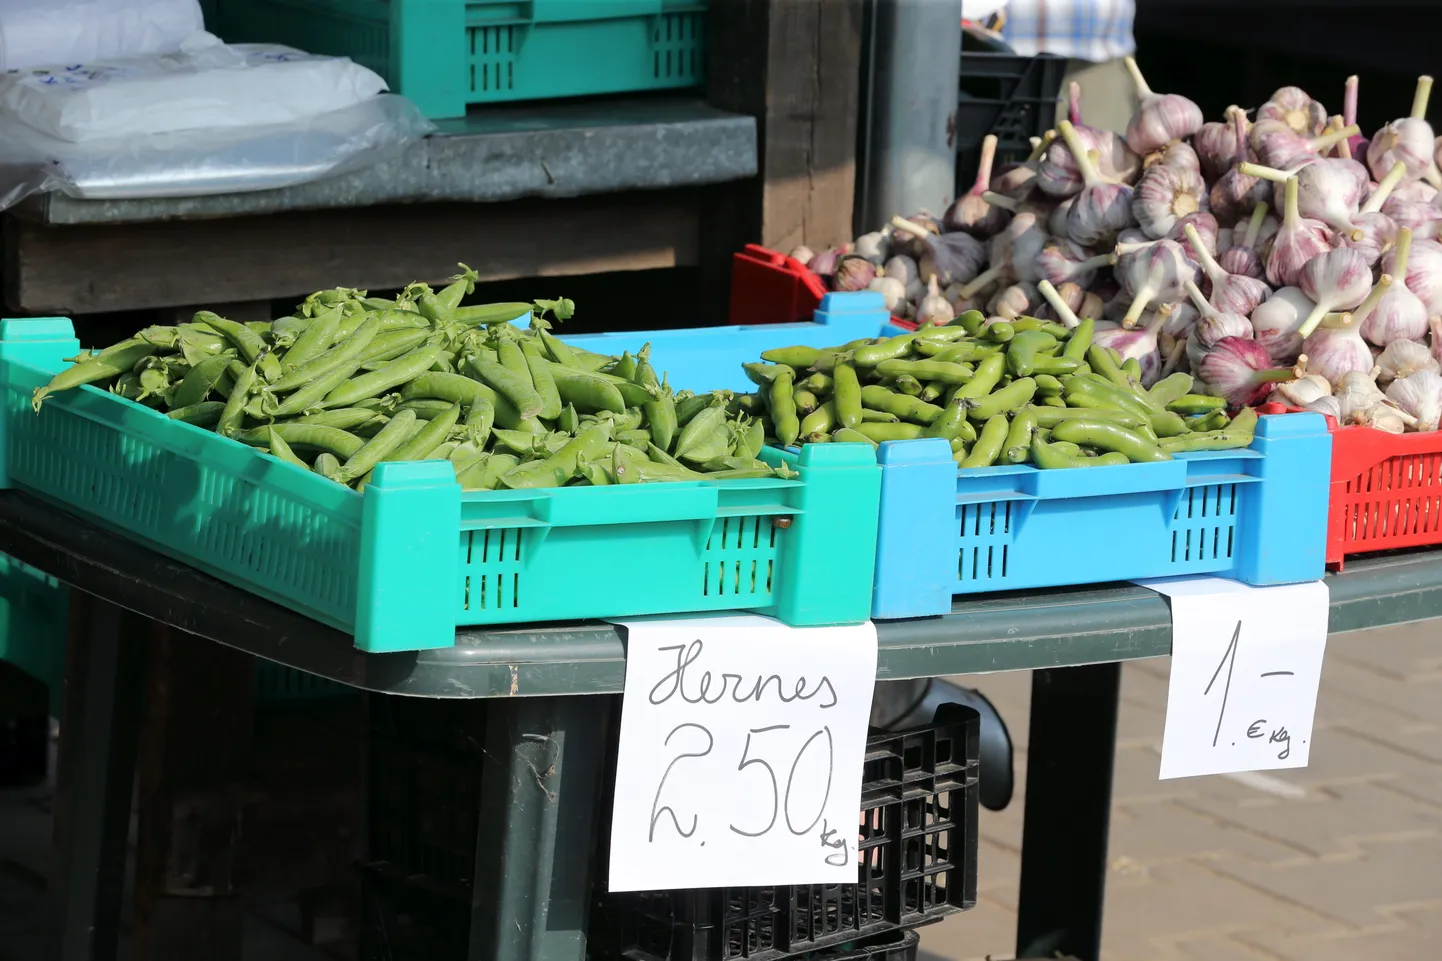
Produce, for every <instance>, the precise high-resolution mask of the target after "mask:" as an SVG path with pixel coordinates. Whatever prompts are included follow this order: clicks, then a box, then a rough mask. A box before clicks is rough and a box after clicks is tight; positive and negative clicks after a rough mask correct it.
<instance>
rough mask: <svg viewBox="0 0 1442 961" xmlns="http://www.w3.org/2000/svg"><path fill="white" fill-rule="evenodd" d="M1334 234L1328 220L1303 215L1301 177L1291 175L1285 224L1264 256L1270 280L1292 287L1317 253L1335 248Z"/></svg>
mask: <svg viewBox="0 0 1442 961" xmlns="http://www.w3.org/2000/svg"><path fill="white" fill-rule="evenodd" d="M1331 248H1332V244H1331V235H1330V232H1329V231H1328V230H1327V226H1326V224H1323V223H1322V222H1321V221H1318V220H1311V219H1308V218H1305V217H1303V216H1302V215H1301V214H1300V213H1299V212H1298V210H1297V178H1296V177H1289V178H1287V187H1286V208H1285V214H1284V215H1283V217H1282V226H1281V227H1279V228H1278V229H1277V236H1276V237H1274V238H1273V239H1272V245H1271V248H1270V249H1269V250H1268V251H1267V254H1266V256H1265V257H1263V258H1262V262H1263V264H1264V265H1265V266H1266V271H1267V280H1269V281H1270V282H1271V283H1272V286H1274V287H1290V286H1293V285H1295V284H1296V283H1297V281H1298V278H1300V277H1301V274H1302V268H1303V267H1305V266H1306V265H1307V264H1308V263H1309V262H1310V261H1311V260H1312V258H1314V257H1319V256H1321V255H1322V254H1325V253H1326V252H1327V251H1329V250H1331Z"/></svg>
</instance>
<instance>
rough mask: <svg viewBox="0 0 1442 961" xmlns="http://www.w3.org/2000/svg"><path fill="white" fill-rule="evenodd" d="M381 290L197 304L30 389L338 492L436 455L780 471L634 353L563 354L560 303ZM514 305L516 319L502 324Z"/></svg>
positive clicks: (550, 470) (612, 468)
mask: <svg viewBox="0 0 1442 961" xmlns="http://www.w3.org/2000/svg"><path fill="white" fill-rule="evenodd" d="M462 267H463V273H462V274H461V275H459V276H458V277H457V278H455V281H454V282H453V283H452V284H451V285H450V286H448V287H446V288H444V289H443V290H440V291H432V290H431V289H430V287H428V286H426V285H425V284H412V285H411V286H409V287H407V288H406V289H405V290H404V291H403V292H402V293H401V295H400V296H399V297H397V298H394V299H384V298H374V297H369V296H367V295H366V292H365V291H362V290H352V289H346V288H338V289H334V290H326V291H320V292H317V293H315V294H312V295H311V296H310V297H308V298H306V300H305V302H304V303H302V304H301V305H300V307H299V308H298V309H297V310H296V311H295V313H294V314H293V315H292V316H289V317H282V318H280V319H278V320H275V321H268V322H257V323H238V322H236V321H232V320H227V319H226V318H223V317H219V316H217V315H216V314H214V313H211V312H208V311H201V312H200V313H197V314H196V315H195V317H194V319H193V321H192V322H191V323H188V324H178V325H174V326H161V327H148V328H146V329H145V330H142V331H140V333H138V334H137V335H136V336H134V337H131V338H129V339H127V340H124V341H122V342H120V343H118V344H115V345H114V346H112V347H109V348H106V349H105V350H102V351H100V352H98V353H95V354H91V353H88V352H87V353H83V354H81V355H80V356H79V357H76V358H73V365H72V366H70V367H68V368H66V369H65V370H63V371H61V372H60V373H59V374H57V375H56V376H55V377H54V378H53V379H52V380H51V381H50V383H49V384H47V385H45V386H44V387H41V388H39V389H37V390H36V391H35V395H34V397H33V399H32V406H33V407H34V408H35V410H36V411H39V410H40V409H41V407H42V405H43V404H44V402H45V399H46V398H47V397H48V396H50V395H51V394H54V393H56V392H58V391H62V390H67V389H72V388H76V387H79V386H81V385H83V384H90V385H94V386H97V387H107V388H108V389H109V390H110V391H111V392H112V393H115V394H118V395H120V396H121V397H124V398H125V399H127V400H130V401H134V402H136V403H140V404H144V405H146V406H148V407H151V408H154V409H157V410H161V411H164V412H165V413H166V414H167V416H169V417H171V418H173V419H175V420H178V421H183V422H185V423H188V424H192V425H195V426H197V427H201V428H206V429H210V430H214V431H215V432H217V433H219V434H221V435H224V436H226V437H230V438H233V439H234V440H237V441H240V442H242V443H245V444H249V445H252V446H254V447H257V448H259V449H261V450H263V451H265V452H268V453H270V454H271V455H273V456H275V457H277V458H279V459H281V460H284V461H288V462H290V463H292V464H295V465H297V466H299V467H303V468H305V469H306V470H310V471H314V472H315V473H317V474H320V475H322V476H324V477H326V478H328V479H330V480H333V481H335V482H337V483H341V484H346V485H348V486H351V487H353V488H355V489H360V488H362V487H364V485H365V484H366V483H367V481H368V479H369V478H370V476H371V472H372V470H373V469H374V468H375V467H376V465H377V464H380V463H383V462H387V461H407V460H438V459H446V460H449V461H450V462H451V464H452V465H453V466H454V468H455V472H456V477H457V479H458V480H459V481H460V483H461V485H462V487H463V488H464V489H466V490H489V489H497V488H506V489H527V488H541V487H561V486H570V485H607V484H627V483H642V482H656V481H684V480H702V479H704V480H723V479H739V478H755V477H775V476H780V477H787V478H789V477H795V476H796V474H795V472H794V471H791V470H790V469H788V468H787V467H785V466H784V465H779V466H776V467H772V466H771V465H769V464H767V463H765V462H764V461H762V460H759V459H758V456H757V455H758V454H760V452H761V449H762V447H763V446H764V444H765V434H764V425H763V423H762V422H761V421H760V420H759V419H757V418H755V417H753V416H751V415H750V414H748V413H747V412H745V411H744V410H742V408H741V405H740V404H739V403H737V402H735V399H734V398H733V397H732V396H731V395H730V394H724V393H723V394H716V395H709V394H708V395H703V396H701V397H696V396H695V395H693V394H692V393H691V392H689V391H680V392H673V391H672V390H671V387H670V385H669V383H667V381H666V379H665V377H664V376H661V377H658V376H657V374H656V370H655V367H653V365H652V363H651V360H650V357H649V354H650V347H649V345H647V347H646V348H644V349H642V350H641V351H640V352H639V354H638V355H636V356H632V355H630V354H624V355H622V356H621V357H609V356H604V355H600V354H594V353H591V352H588V351H583V350H577V349H575V348H572V347H570V346H568V345H566V344H565V343H563V342H562V341H560V340H559V339H557V338H556V337H555V336H553V335H552V334H551V333H550V332H549V329H548V328H549V326H550V325H549V323H548V322H547V321H546V320H545V315H546V314H547V313H548V312H549V313H554V316H555V317H556V318H557V319H560V320H564V319H567V318H569V317H570V316H571V312H572V311H573V310H574V306H575V305H574V304H572V303H571V302H570V301H569V300H556V301H537V302H536V303H535V304H525V303H508V304H488V305H477V306H461V301H462V298H463V297H464V296H465V295H466V294H467V293H469V292H471V291H472V290H473V288H474V281H475V279H476V275H475V274H474V273H473V272H472V271H470V270H469V269H468V268H464V265H462ZM528 310H529V311H531V312H532V321H531V327H530V328H529V329H527V330H521V329H519V328H517V327H515V326H514V325H512V324H511V323H509V321H511V320H512V319H514V318H516V317H518V316H521V315H523V314H524V313H526V312H527V311H528Z"/></svg>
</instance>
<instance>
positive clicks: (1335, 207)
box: [1242, 157, 1372, 231]
mask: <svg viewBox="0 0 1442 961" xmlns="http://www.w3.org/2000/svg"><path fill="white" fill-rule="evenodd" d="M1242 170H1243V171H1245V172H1246V173H1249V174H1252V175H1253V176H1257V177H1261V178H1263V179H1265V180H1271V181H1272V182H1273V183H1275V184H1276V187H1275V188H1274V190H1273V198H1274V200H1276V202H1277V204H1278V206H1281V207H1283V209H1285V204H1286V183H1287V178H1288V177H1289V176H1291V177H1296V178H1297V212H1298V213H1300V214H1301V215H1302V216H1303V217H1307V218H1310V219H1312V220H1320V221H1321V222H1322V223H1324V224H1326V225H1327V226H1328V227H1331V228H1332V229H1333V230H1337V231H1351V230H1353V229H1354V228H1353V224H1352V218H1353V217H1354V216H1356V214H1357V213H1358V211H1359V209H1360V208H1361V206H1362V199H1363V197H1364V196H1365V195H1366V193H1367V190H1368V188H1369V187H1370V186H1371V183H1372V180H1371V177H1370V176H1369V175H1368V173H1367V168H1366V167H1364V166H1362V165H1361V164H1359V163H1357V162H1356V161H1355V160H1341V159H1338V158H1336V157H1324V158H1322V159H1319V160H1314V161H1312V162H1311V163H1309V164H1306V165H1305V166H1303V167H1301V168H1300V169H1298V170H1295V171H1290V172H1289V171H1284V170H1276V169H1273V168H1271V167H1262V166H1260V165H1258V164H1244V165H1243V166H1242Z"/></svg>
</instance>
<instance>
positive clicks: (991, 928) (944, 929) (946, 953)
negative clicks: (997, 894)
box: [917, 899, 1016, 961]
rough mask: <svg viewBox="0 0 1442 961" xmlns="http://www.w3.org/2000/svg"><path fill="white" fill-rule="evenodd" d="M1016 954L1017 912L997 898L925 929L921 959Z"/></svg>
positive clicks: (956, 960) (972, 960) (976, 959)
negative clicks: (1004, 905)
mask: <svg viewBox="0 0 1442 961" xmlns="http://www.w3.org/2000/svg"><path fill="white" fill-rule="evenodd" d="M1015 953H1016V913H1015V912H1014V911H1012V910H1011V909H1010V908H1006V907H1003V906H1001V905H1000V904H997V903H996V902H994V901H988V900H986V899H982V900H979V901H978V902H977V905H976V907H974V908H972V909H971V910H970V911H964V912H962V913H961V914H955V915H952V916H951V917H949V918H943V919H942V920H940V921H938V922H937V923H935V924H929V925H927V926H926V927H924V928H922V929H921V951H920V953H919V955H918V957H917V961H985V959H986V958H988V957H994V958H1010V957H1011V956H1012V955H1013V954H1015Z"/></svg>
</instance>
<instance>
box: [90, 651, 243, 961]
mask: <svg viewBox="0 0 1442 961" xmlns="http://www.w3.org/2000/svg"><path fill="white" fill-rule="evenodd" d="M150 634H151V636H150V650H149V656H148V659H149V671H148V674H149V684H148V685H147V686H146V704H145V718H144V724H143V726H142V730H141V748H140V765H139V778H138V789H137V792H136V803H137V815H138V820H139V833H138V836H137V842H136V857H135V930H134V937H133V943H134V948H133V950H132V952H131V958H132V959H133V961H239V959H240V957H241V947H242V942H243V940H244V928H245V912H244V904H243V902H242V899H241V897H240V893H239V891H238V890H237V883H236V880H235V864H236V848H237V846H238V845H240V844H242V843H245V841H246V839H245V838H244V837H243V832H242V826H243V824H244V823H245V809H246V807H247V806H248V805H249V804H251V803H252V800H253V798H252V795H253V794H254V785H253V784H252V769H251V761H252V747H253V743H252V742H253V739H254V731H255V716H254V711H255V662H254V658H253V657H252V656H251V655H249V654H246V653H245V652H243V651H238V650H235V649H234V648H230V647H225V646H223V645H221V644H215V643H213V642H211V641H208V640H205V639H204V638H200V637H196V636H195V635H193V634H187V633H186V632H184V631H181V630H178V629H175V628H171V627H168V626H165V625H162V624H155V625H153V626H152V629H151V632H150ZM62 731H63V729H62Z"/></svg>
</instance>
